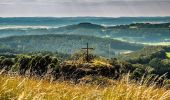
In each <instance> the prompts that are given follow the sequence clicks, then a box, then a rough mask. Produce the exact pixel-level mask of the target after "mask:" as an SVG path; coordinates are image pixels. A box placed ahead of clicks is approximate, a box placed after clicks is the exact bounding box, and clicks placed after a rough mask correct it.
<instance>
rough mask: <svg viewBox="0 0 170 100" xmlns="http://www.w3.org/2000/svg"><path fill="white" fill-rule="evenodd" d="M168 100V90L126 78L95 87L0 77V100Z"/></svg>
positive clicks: (169, 92) (169, 99)
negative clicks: (111, 83)
mask: <svg viewBox="0 0 170 100" xmlns="http://www.w3.org/2000/svg"><path fill="white" fill-rule="evenodd" d="M8 99H11V100H17V99H18V100H31V99H34V100H170V90H166V89H164V88H156V87H155V85H152V86H148V87H147V86H145V85H140V84H137V83H134V82H131V81H130V80H129V79H128V77H124V78H122V79H121V80H119V81H115V82H114V84H113V85H108V86H98V85H90V84H76V85H75V84H72V83H68V82H49V81H47V80H38V79H35V78H26V77H21V76H9V75H1V76H0V100H8Z"/></svg>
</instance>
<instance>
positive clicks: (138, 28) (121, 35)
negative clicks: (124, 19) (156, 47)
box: [0, 22, 170, 43]
mask: <svg viewBox="0 0 170 100" xmlns="http://www.w3.org/2000/svg"><path fill="white" fill-rule="evenodd" d="M169 26H170V23H160V24H157V23H153V24H151V23H134V24H129V25H117V26H102V25H97V24H93V23H89V22H84V23H79V24H73V25H67V26H63V27H49V28H46V27H45V28H43V27H41V28H36V27H34V26H32V28H31V27H30V28H5V29H0V35H1V37H8V36H15V35H19V36H20V35H43V34H69V35H87V36H95V37H108V38H113V39H121V40H125V41H128V42H142V43H143V42H146V43H148V42H169V37H170V34H169V33H170V27H169ZM23 27H24V26H23Z"/></svg>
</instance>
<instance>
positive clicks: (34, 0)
mask: <svg viewBox="0 0 170 100" xmlns="http://www.w3.org/2000/svg"><path fill="white" fill-rule="evenodd" d="M76 16H96V17H124V16H130V17H136V16H170V0H0V17H76Z"/></svg>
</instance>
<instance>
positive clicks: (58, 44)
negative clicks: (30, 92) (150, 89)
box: [0, 34, 143, 57]
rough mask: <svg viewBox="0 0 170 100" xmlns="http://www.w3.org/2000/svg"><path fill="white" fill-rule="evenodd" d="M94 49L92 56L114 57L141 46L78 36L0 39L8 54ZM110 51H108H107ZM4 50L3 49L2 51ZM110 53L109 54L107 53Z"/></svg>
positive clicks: (66, 52) (34, 36)
mask: <svg viewBox="0 0 170 100" xmlns="http://www.w3.org/2000/svg"><path fill="white" fill-rule="evenodd" d="M87 42H88V43H89V44H90V46H91V47H93V48H95V50H94V52H93V53H94V54H96V55H100V56H104V57H108V56H109V54H110V55H111V56H114V55H115V53H117V52H118V53H119V52H121V51H126V50H131V51H135V50H139V49H141V48H142V47H143V45H137V44H131V43H126V42H121V41H118V40H113V39H105V38H98V37H91V36H80V35H62V34H60V35H52V34H51V35H31V36H14V37H8V38H1V39H0V44H3V45H4V46H6V47H8V48H10V50H12V51H9V52H12V53H13V52H14V51H17V52H21V53H23V52H24V53H25V52H26V53H28V52H29V53H30V52H39V51H49V52H59V53H64V54H73V53H75V52H77V51H79V50H80V49H81V48H82V47H86V43H87ZM109 49H110V50H109ZM3 50H4V49H3ZM109 51H110V53H109Z"/></svg>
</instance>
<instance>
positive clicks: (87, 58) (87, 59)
mask: <svg viewBox="0 0 170 100" xmlns="http://www.w3.org/2000/svg"><path fill="white" fill-rule="evenodd" d="M81 49H84V50H87V51H86V62H90V59H89V58H90V57H89V50H94V48H89V44H88V43H87V47H86V48H81Z"/></svg>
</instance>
